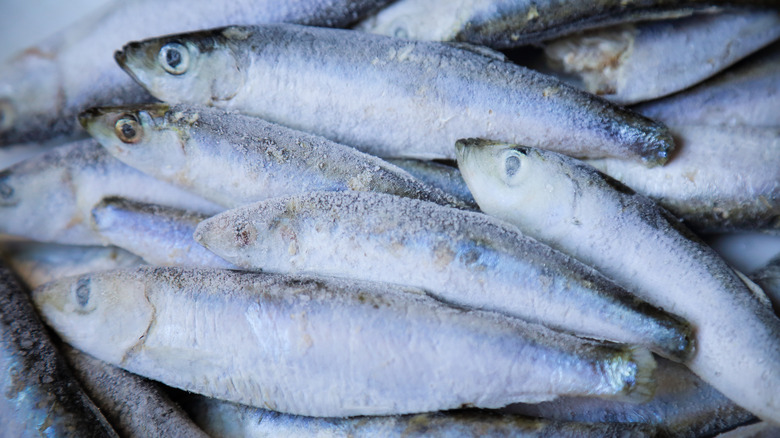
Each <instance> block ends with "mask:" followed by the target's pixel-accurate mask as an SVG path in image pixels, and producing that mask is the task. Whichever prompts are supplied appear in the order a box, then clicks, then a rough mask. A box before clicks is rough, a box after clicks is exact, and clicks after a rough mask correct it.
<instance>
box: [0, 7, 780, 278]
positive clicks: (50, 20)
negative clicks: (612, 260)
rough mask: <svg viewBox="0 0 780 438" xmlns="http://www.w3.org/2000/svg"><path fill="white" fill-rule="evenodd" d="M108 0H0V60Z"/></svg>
mask: <svg viewBox="0 0 780 438" xmlns="http://www.w3.org/2000/svg"><path fill="white" fill-rule="evenodd" d="M111 1H112V0H0V62H2V61H4V60H6V59H7V58H8V57H10V56H13V55H14V54H15V53H16V52H18V51H20V50H23V49H24V48H25V47H28V46H30V45H33V44H35V43H37V42H39V41H41V40H43V39H44V38H46V37H48V36H49V35H51V34H53V33H56V32H57V31H59V30H62V29H64V28H65V27H67V26H69V25H70V24H72V23H73V22H75V21H77V20H78V19H79V18H81V17H82V16H83V15H87V14H89V13H91V12H92V11H95V10H97V9H100V8H101V7H106V6H105V5H107V4H109V3H110V2H111ZM118 1H132V0H118ZM161 1H164V0H161ZM708 241H710V242H711V244H712V245H713V246H714V247H715V249H716V250H718V251H719V252H721V254H723V255H724V257H725V258H726V259H727V260H728V261H729V262H730V263H732V264H733V265H734V266H735V267H736V268H738V269H740V270H742V271H744V272H747V273H749V272H751V271H753V270H755V269H757V268H759V267H761V266H763V265H764V264H766V263H767V262H768V261H769V259H770V258H772V257H773V256H774V255H777V254H780V236H768V235H763V234H755V233H751V234H740V235H735V234H731V235H724V236H719V237H716V238H711V239H708Z"/></svg>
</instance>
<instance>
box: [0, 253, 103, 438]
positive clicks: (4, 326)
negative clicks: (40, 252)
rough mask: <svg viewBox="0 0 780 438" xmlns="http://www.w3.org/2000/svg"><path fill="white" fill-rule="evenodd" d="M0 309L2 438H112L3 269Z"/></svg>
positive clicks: (30, 306) (25, 297) (26, 299)
mask: <svg viewBox="0 0 780 438" xmlns="http://www.w3.org/2000/svg"><path fill="white" fill-rule="evenodd" d="M0 309H2V315H0V370H2V372H1V373H0V390H2V392H0V394H2V396H0V427H2V431H3V432H2V433H3V435H4V436H14V437H22V436H24V437H26V436H30V437H32V436H84V437H116V436H117V435H116V433H115V432H114V430H113V429H111V426H110V425H109V424H108V422H107V421H106V419H105V418H104V417H103V415H102V414H101V413H100V411H99V410H98V408H97V407H95V405H94V404H93V403H92V401H91V400H90V399H89V398H88V397H87V395H86V394H84V392H83V390H82V389H81V387H80V386H79V385H78V383H77V382H76V380H75V379H74V377H73V374H72V373H71V371H70V369H69V368H68V365H67V364H66V362H65V360H64V358H63V357H62V356H60V353H59V352H58V351H57V350H56V348H55V347H54V344H53V343H52V340H51V338H50V337H49V334H48V332H47V331H46V328H45V327H44V326H43V324H42V323H41V320H40V318H39V317H38V315H37V313H36V312H35V308H34V307H33V304H32V303H31V302H30V297H29V296H28V294H27V291H25V290H23V289H22V287H21V286H20V285H19V283H18V282H17V281H16V279H15V278H14V275H13V273H12V272H11V271H10V270H9V269H8V268H7V267H5V266H4V265H0Z"/></svg>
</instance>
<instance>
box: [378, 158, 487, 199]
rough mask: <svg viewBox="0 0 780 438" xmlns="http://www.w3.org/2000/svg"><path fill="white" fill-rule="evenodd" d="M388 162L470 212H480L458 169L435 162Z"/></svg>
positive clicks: (400, 160)
mask: <svg viewBox="0 0 780 438" xmlns="http://www.w3.org/2000/svg"><path fill="white" fill-rule="evenodd" d="M387 161H388V162H390V163H392V164H395V165H396V166H398V167H400V168H401V169H403V170H405V171H407V172H409V174H410V175H412V176H413V177H415V178H417V179H419V180H420V181H422V182H424V183H425V184H428V185H429V186H432V187H436V188H437V189H439V190H441V191H443V192H444V193H448V194H450V195H452V196H454V197H455V198H456V199H458V200H459V201H460V202H461V203H463V204H464V205H466V206H468V208H469V209H470V210H478V209H479V206H478V205H477V201H475V200H474V197H473V196H471V192H470V191H469V188H468V186H467V185H466V181H463V177H462V176H460V171H459V170H458V168H457V167H453V166H448V165H446V164H441V163H437V162H435V161H423V160H413V159H402V158H395V159H393V158H391V159H389V160H387Z"/></svg>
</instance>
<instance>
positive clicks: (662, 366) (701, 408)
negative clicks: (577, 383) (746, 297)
mask: <svg viewBox="0 0 780 438" xmlns="http://www.w3.org/2000/svg"><path fill="white" fill-rule="evenodd" d="M655 376H656V379H657V381H658V387H657V388H656V390H655V394H654V395H653V399H652V400H650V401H648V402H646V403H639V404H632V403H622V402H618V401H611V400H603V399H594V398H591V399H587V398H583V397H560V398H558V399H555V400H553V401H549V402H542V403H537V404H517V405H511V406H508V407H507V408H505V409H504V410H503V411H504V412H509V413H515V414H522V415H528V416H532V417H539V418H546V419H549V420H555V421H566V422H569V421H580V422H587V423H645V424H652V425H654V426H656V427H657V428H658V434H659V436H675V437H690V438H695V437H700V436H712V435H714V434H716V433H720V432H723V431H726V430H729V429H731V428H733V427H735V426H738V425H741V424H744V423H747V422H749V421H753V420H755V417H754V416H753V415H752V414H751V413H750V412H748V411H746V410H744V409H742V408H740V407H739V406H737V405H736V404H735V403H734V402H732V401H731V400H729V399H727V398H726V397H724V396H723V394H721V393H719V392H718V391H717V390H715V389H714V388H713V387H712V386H710V385H708V384H706V383H704V382H703V381H702V380H701V379H699V378H698V377H696V376H695V375H694V374H693V373H691V372H690V371H688V370H687V369H686V368H685V367H684V366H682V365H679V364H675V363H672V362H669V361H666V360H663V359H659V360H658V368H657V369H656V371H655Z"/></svg>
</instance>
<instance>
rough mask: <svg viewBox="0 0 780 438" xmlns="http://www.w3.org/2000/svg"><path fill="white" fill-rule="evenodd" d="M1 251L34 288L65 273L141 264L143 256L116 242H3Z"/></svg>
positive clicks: (70, 274) (78, 273)
mask: <svg viewBox="0 0 780 438" xmlns="http://www.w3.org/2000/svg"><path fill="white" fill-rule="evenodd" d="M0 254H2V257H3V258H4V259H5V260H6V262H7V263H8V265H9V266H10V267H11V269H13V270H14V272H15V273H16V275H18V276H19V279H20V280H21V281H22V282H24V284H25V285H26V286H27V287H28V288H30V289H35V288H36V287H38V286H40V285H42V284H44V283H48V282H50V281H52V280H56V279H59V278H63V277H70V276H73V275H81V274H87V273H90V272H100V271H110V270H112V269H119V268H129V267H132V266H138V265H140V264H142V263H143V260H141V259H140V258H138V257H137V256H135V255H133V254H131V253H129V252H127V251H125V250H123V249H120V248H117V247H114V246H107V247H106V246H79V245H58V244H54V243H38V242H2V243H1V244H0Z"/></svg>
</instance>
